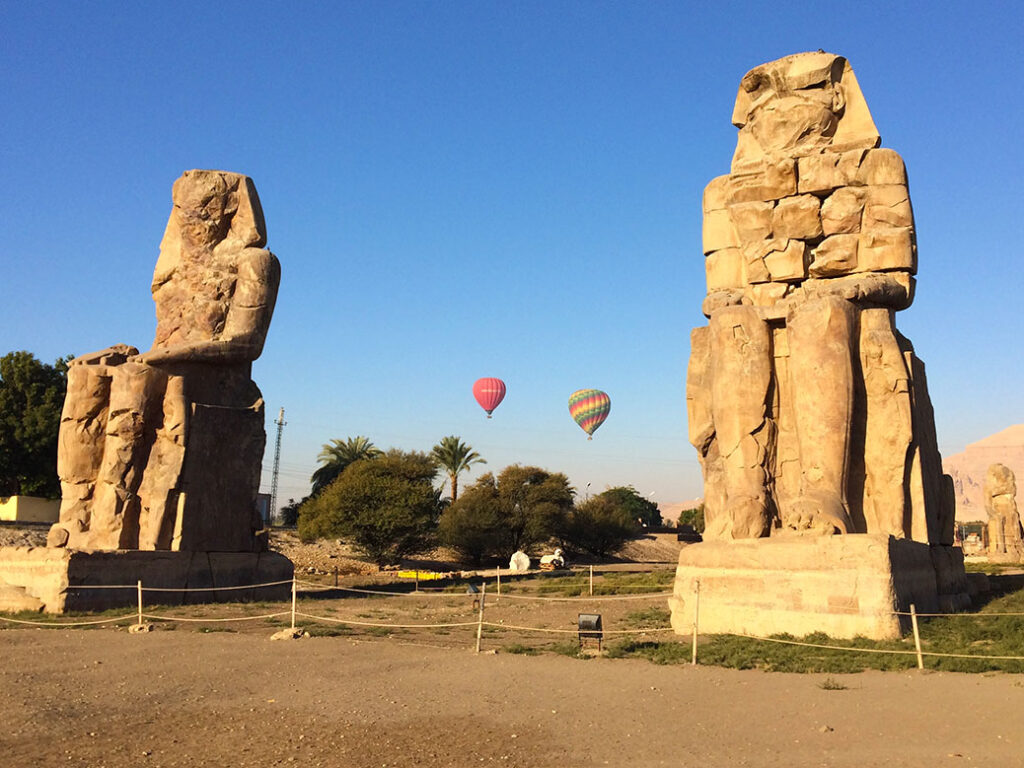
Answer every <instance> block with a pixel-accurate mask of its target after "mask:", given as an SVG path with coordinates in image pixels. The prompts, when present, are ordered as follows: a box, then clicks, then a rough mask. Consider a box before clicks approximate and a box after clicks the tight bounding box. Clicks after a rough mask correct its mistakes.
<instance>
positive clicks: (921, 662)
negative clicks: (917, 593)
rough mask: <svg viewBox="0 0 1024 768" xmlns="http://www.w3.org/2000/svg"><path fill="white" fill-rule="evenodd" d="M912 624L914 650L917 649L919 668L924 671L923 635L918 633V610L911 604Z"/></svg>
mask: <svg viewBox="0 0 1024 768" xmlns="http://www.w3.org/2000/svg"><path fill="white" fill-rule="evenodd" d="M910 624H911V625H912V626H913V628H914V648H916V649H917V668H918V669H924V656H922V655H921V635H920V633H918V631H917V608H915V607H914V604H913V603H911V604H910Z"/></svg>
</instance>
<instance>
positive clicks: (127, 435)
mask: <svg viewBox="0 0 1024 768" xmlns="http://www.w3.org/2000/svg"><path fill="white" fill-rule="evenodd" d="M165 381H166V376H165V374H164V373H163V372H162V371H160V370H159V369H156V368H154V367H152V366H149V365H145V364H142V363H125V364H124V365H120V366H118V367H117V368H116V369H114V377H113V380H112V383H111V388H110V415H109V417H108V420H107V430H106V443H105V446H104V451H103V461H102V463H101V465H100V470H99V475H98V478H97V483H96V492H95V494H94V499H93V507H92V520H91V522H90V526H89V546H91V547H93V548H96V549H135V548H136V547H138V537H139V499H138V489H139V484H140V483H141V481H142V475H143V472H144V470H145V468H146V461H147V458H148V452H149V447H150V444H151V440H150V439H149V438H150V436H151V433H152V426H151V425H152V423H153V418H154V413H153V412H154V409H159V408H160V407H161V401H162V399H163V398H162V395H163V383H164V382H165Z"/></svg>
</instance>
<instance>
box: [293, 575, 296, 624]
mask: <svg viewBox="0 0 1024 768" xmlns="http://www.w3.org/2000/svg"><path fill="white" fill-rule="evenodd" d="M295 595H296V588H295V574H294V573H293V574H292V629H293V630H294V629H295Z"/></svg>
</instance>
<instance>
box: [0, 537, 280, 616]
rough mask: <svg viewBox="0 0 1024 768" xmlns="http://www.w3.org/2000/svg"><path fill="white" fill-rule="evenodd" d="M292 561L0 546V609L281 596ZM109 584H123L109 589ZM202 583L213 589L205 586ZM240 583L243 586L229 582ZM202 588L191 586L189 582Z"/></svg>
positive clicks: (259, 555) (263, 555)
mask: <svg viewBox="0 0 1024 768" xmlns="http://www.w3.org/2000/svg"><path fill="white" fill-rule="evenodd" d="M293 572H294V569H293V567H292V563H291V561H290V560H288V558H286V557H284V556H283V555H281V554H278V553H277V552H212V553H208V552H170V551H148V552H147V551H140V550H115V551H82V550H75V549H67V548H59V549H58V548H52V547H45V548H44V547H3V548H0V611H11V610H21V608H19V607H18V606H19V605H20V604H22V603H23V602H24V601H26V600H35V601H36V602H37V603H38V608H37V609H38V610H45V611H47V612H49V613H64V612H67V611H96V610H105V609H107V608H116V607H122V606H134V605H136V604H137V600H138V593H137V584H138V582H139V581H140V580H141V581H142V584H143V587H145V588H147V589H153V590H160V591H158V592H145V593H144V594H143V601H144V604H145V603H146V602H148V603H149V604H151V605H152V604H161V605H179V604H182V603H213V602H229V601H243V600H251V599H260V600H285V599H287V598H288V596H289V594H290V592H291V588H290V586H289V585H288V584H282V585H278V586H273V587H262V588H256V589H252V588H251V585H253V584H264V583H267V582H274V581H288V580H290V579H291V578H292V574H293ZM111 587H122V588H118V589H113V588H111ZM207 587H218V588H219V589H216V590H210V591H207V590H206V588H207ZM228 587H245V588H244V589H237V590H235V589H227V588H228ZM199 588H202V591H198V592H189V591H187V590H190V589H199Z"/></svg>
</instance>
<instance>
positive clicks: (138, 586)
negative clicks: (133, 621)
mask: <svg viewBox="0 0 1024 768" xmlns="http://www.w3.org/2000/svg"><path fill="white" fill-rule="evenodd" d="M136 588H137V589H138V592H139V626H142V579H139V582H138V584H137V585H136Z"/></svg>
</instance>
